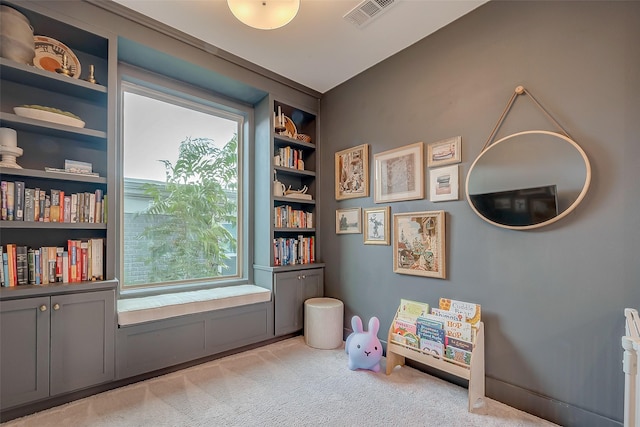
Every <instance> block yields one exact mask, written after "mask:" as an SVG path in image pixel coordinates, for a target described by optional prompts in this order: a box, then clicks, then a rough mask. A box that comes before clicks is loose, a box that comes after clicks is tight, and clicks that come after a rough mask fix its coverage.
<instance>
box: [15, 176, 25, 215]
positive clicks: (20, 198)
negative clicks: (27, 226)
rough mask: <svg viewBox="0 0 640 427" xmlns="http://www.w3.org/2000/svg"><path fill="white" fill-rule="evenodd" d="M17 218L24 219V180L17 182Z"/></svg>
mask: <svg viewBox="0 0 640 427" xmlns="http://www.w3.org/2000/svg"><path fill="white" fill-rule="evenodd" d="M14 206H15V220H16V221H23V220H24V181H16V182H15V202H14Z"/></svg>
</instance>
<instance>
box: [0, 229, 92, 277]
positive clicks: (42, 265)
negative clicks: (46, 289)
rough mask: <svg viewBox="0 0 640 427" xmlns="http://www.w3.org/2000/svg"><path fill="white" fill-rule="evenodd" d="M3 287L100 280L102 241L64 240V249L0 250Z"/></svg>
mask: <svg viewBox="0 0 640 427" xmlns="http://www.w3.org/2000/svg"><path fill="white" fill-rule="evenodd" d="M0 252H1V253H2V254H1V256H2V269H0V279H1V283H2V286H3V287H12V286H21V285H47V284H49V283H77V282H85V281H95V280H103V279H104V261H103V259H104V239H101V238H95V239H87V240H68V241H67V247H66V248H65V247H61V246H43V247H41V248H37V249H33V248H29V247H27V246H25V245H17V244H13V243H9V244H7V245H6V246H5V247H2V246H0Z"/></svg>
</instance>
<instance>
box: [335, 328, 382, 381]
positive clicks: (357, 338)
mask: <svg viewBox="0 0 640 427" xmlns="http://www.w3.org/2000/svg"><path fill="white" fill-rule="evenodd" d="M351 328H352V329H353V332H351V334H350V335H349V336H348V337H347V340H346V342H345V346H344V348H345V351H346V353H347V354H348V355H349V369H351V370H352V371H355V370H356V369H366V370H369V371H373V372H380V359H382V344H380V340H379V339H378V329H380V320H378V318H377V317H375V316H374V317H372V318H371V319H369V329H368V330H367V331H366V332H365V330H364V328H363V327H362V319H360V317H359V316H353V317H352V318H351Z"/></svg>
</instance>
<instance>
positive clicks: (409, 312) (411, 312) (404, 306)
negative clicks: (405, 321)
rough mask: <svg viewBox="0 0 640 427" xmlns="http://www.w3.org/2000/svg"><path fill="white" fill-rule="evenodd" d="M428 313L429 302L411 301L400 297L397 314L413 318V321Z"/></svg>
mask: <svg viewBox="0 0 640 427" xmlns="http://www.w3.org/2000/svg"><path fill="white" fill-rule="evenodd" d="M428 313H429V304H427V303H424V302H418V301H412V300H408V299H404V298H402V299H401V300H400V309H399V310H398V316H401V317H404V318H410V319H413V320H414V322H415V321H416V320H418V318H419V317H421V316H424V315H425V314H428Z"/></svg>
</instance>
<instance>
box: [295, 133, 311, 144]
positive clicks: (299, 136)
mask: <svg viewBox="0 0 640 427" xmlns="http://www.w3.org/2000/svg"><path fill="white" fill-rule="evenodd" d="M296 139H298V140H300V141H302V142H311V137H310V136H309V135H305V134H304V133H299V134H297V135H296Z"/></svg>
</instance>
